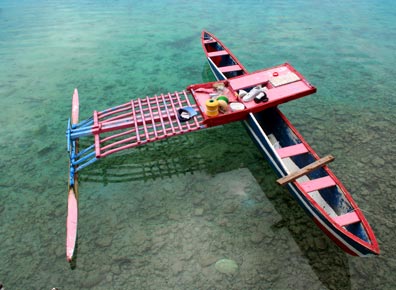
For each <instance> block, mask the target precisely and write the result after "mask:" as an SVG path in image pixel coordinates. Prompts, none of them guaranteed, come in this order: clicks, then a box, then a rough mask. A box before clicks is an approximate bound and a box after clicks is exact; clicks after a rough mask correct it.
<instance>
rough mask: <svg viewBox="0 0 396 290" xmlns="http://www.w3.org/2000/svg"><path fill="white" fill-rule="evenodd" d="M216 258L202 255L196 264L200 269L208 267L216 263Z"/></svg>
mask: <svg viewBox="0 0 396 290" xmlns="http://www.w3.org/2000/svg"><path fill="white" fill-rule="evenodd" d="M217 259H218V258H217V257H215V256H211V255H203V256H201V257H200V258H199V260H198V263H199V265H201V267H208V266H210V265H212V264H213V263H215V262H216V261H217Z"/></svg>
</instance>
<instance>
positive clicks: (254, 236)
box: [250, 232, 264, 244]
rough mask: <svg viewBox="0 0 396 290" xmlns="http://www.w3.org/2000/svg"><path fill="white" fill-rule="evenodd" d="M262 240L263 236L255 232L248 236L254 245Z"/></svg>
mask: <svg viewBox="0 0 396 290" xmlns="http://www.w3.org/2000/svg"><path fill="white" fill-rule="evenodd" d="M263 238H264V234H263V233H260V232H255V233H253V234H252V235H251V236H250V240H251V241H252V243H254V244H258V243H260V242H261V241H262V240H263Z"/></svg>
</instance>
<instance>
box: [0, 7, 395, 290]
mask: <svg viewBox="0 0 396 290" xmlns="http://www.w3.org/2000/svg"><path fill="white" fill-rule="evenodd" d="M142 2H143V1H126V0H119V1H58V0H53V1H42V0H38V1H33V0H25V1H10V0H3V1H1V2H0V28H1V29H0V64H1V69H0V106H1V107H2V108H3V110H2V114H1V126H0V138H1V139H0V140H1V142H0V168H1V173H2V174H1V177H0V201H1V202H0V223H1V224H0V225H1V227H0V260H1V262H0V281H1V282H2V283H3V284H4V285H5V288H6V289H7V290H10V289H51V288H52V287H58V288H59V289H61V290H63V289H394V288H395V285H396V276H395V275H394V272H395V270H396V254H395V251H394V248H395V247H396V242H395V231H396V214H395V209H396V196H395V194H394V191H395V188H396V181H395V180H396V176H395V169H394V164H395V162H396V157H395V156H396V152H395V145H394V144H395V141H396V140H395V136H396V129H395V128H396V122H395V117H396V114H395V109H396V106H395V97H396V96H395V92H394V91H395V88H396V80H395V75H396V69H395V67H396V54H395V51H396V13H395V11H396V2H394V1H390V0H388V1H367V0H364V1H312V0H311V1H309V0H298V1H282V2H280V3H279V2H275V1H250V0H248V1H223V2H222V1H218V2H217V3H216V6H214V5H213V1H194V2H192V1H175V0H173V1H172V0H162V1H145V3H142ZM202 29H207V30H209V31H211V32H213V33H214V34H215V35H216V36H218V37H219V38H220V39H221V40H222V41H223V42H224V43H225V44H226V45H227V46H228V47H229V48H230V49H231V50H232V51H233V52H234V54H235V55H236V56H237V57H238V58H239V59H240V60H241V61H242V63H243V64H244V65H245V66H246V68H247V69H249V70H251V71H254V70H257V69H262V68H265V67H269V66H273V65H278V64H281V63H283V62H285V61H288V62H290V63H291V64H292V65H293V66H295V67H296V68H297V69H298V70H299V71H300V72H301V73H302V74H303V75H304V76H305V77H306V78H307V79H308V80H309V81H310V82H311V83H313V84H314V85H315V86H316V87H317V88H318V92H317V93H316V94H314V95H311V96H308V97H305V98H303V99H299V100H296V101H293V102H290V103H287V104H284V105H281V106H280V108H281V110H282V111H283V112H284V113H285V114H286V116H287V117H288V118H289V119H290V120H291V121H292V123H293V124H294V125H295V126H296V127H297V128H298V130H299V131H300V133H302V135H303V136H304V137H305V138H306V140H307V141H308V142H309V143H310V144H311V145H312V146H313V148H314V149H315V150H316V151H317V152H318V154H319V155H321V156H323V155H325V154H329V153H331V154H333V155H334V156H335V157H336V160H335V161H334V162H333V163H332V164H331V165H330V167H331V168H332V169H333V171H334V172H335V173H336V175H337V176H338V177H339V179H340V180H341V181H342V182H343V183H344V185H345V186H346V187H347V188H348V189H349V190H350V192H351V193H352V195H353V197H354V198H355V200H356V202H357V203H358V205H359V206H360V208H361V209H362V210H363V211H364V212H365V213H366V217H367V219H368V220H369V222H370V224H371V226H372V227H373V230H374V232H375V233H376V235H377V238H378V241H379V245H380V249H381V255H380V256H378V257H372V258H365V259H362V258H356V257H351V256H348V255H346V254H344V253H343V252H342V251H341V250H340V249H339V248H338V247H336V246H335V245H333V243H332V242H331V241H330V240H329V239H328V238H327V237H326V236H325V235H324V234H323V233H322V232H321V231H320V230H319V229H318V228H317V227H316V226H315V224H314V223H313V222H312V221H311V220H310V219H309V218H308V217H307V216H306V215H305V213H304V212H303V210H302V209H301V208H300V207H299V206H298V205H297V203H296V202H295V201H294V200H293V199H292V198H291V197H290V195H289V193H288V192H287V191H286V190H284V189H283V188H280V187H278V186H277V185H276V183H275V180H276V176H275V174H274V173H273V172H272V170H271V169H270V167H269V165H268V164H267V163H266V161H265V160H264V159H263V158H262V157H261V156H260V154H259V152H258V150H257V149H256V148H255V146H254V145H253V143H252V142H251V140H250V138H249V137H248V135H247V134H246V132H245V131H244V129H243V127H242V125H241V124H239V123H235V124H229V125H225V126H222V127H219V128H216V129H213V130H207V131H202V132H197V133H194V134H191V135H185V136H180V137H175V138H172V139H168V140H166V141H164V142H158V143H155V144H152V145H148V146H145V147H141V148H137V149H135V150H131V151H128V152H124V153H123V154H119V155H115V156H111V157H109V158H107V159H104V160H102V161H101V162H99V163H97V164H95V165H93V166H92V167H91V168H87V169H86V170H85V171H83V172H82V173H81V174H80V198H79V209H80V217H79V233H78V250H77V252H78V254H77V259H76V263H75V264H74V265H73V266H72V267H71V266H70V265H69V264H68V263H67V262H66V259H65V249H64V245H65V219H66V207H67V162H68V157H67V153H66V140H65V134H64V132H65V129H66V125H67V120H68V118H69V114H70V106H71V96H72V93H73V89H74V88H75V87H77V88H78V89H79V93H80V117H81V118H84V117H89V116H90V115H91V114H92V111H93V110H102V109H105V108H107V107H110V106H114V105H118V104H121V103H124V102H126V101H127V100H129V99H135V98H138V97H145V96H146V95H154V94H158V93H167V92H173V91H175V90H181V89H184V88H185V87H186V86H187V85H189V84H192V83H200V82H206V81H210V80H213V76H212V75H211V73H210V70H209V68H208V66H207V65H206V61H205V58H204V55H203V52H202V48H201V45H200V39H199V38H200V32H201V30H202ZM224 258H225V259H232V260H234V261H235V262H236V263H237V265H238V270H237V272H236V273H235V274H233V275H226V274H222V273H220V272H219V271H218V270H216V268H215V263H216V261H218V260H220V259H224Z"/></svg>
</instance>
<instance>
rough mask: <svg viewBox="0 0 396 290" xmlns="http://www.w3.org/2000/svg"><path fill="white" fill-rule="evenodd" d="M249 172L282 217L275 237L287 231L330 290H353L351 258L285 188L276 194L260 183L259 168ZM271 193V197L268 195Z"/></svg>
mask: <svg viewBox="0 0 396 290" xmlns="http://www.w3.org/2000/svg"><path fill="white" fill-rule="evenodd" d="M268 167H269V165H268ZM249 169H250V171H251V172H252V174H253V176H254V177H255V178H256V180H258V182H259V184H260V187H261V189H262V190H263V192H264V193H265V194H266V196H267V198H268V200H269V201H270V202H271V204H272V205H273V207H274V208H275V210H276V211H277V213H278V214H279V215H280V216H281V217H282V219H281V220H280V221H279V222H278V223H276V224H274V225H273V226H271V228H272V229H273V231H274V232H275V233H276V232H277V231H279V230H281V229H284V228H286V229H287V230H288V232H289V233H290V235H291V236H292V237H293V239H294V241H295V242H296V244H297V245H298V247H299V249H300V250H301V253H302V254H303V255H304V257H305V258H307V259H308V262H309V265H310V266H311V268H312V270H313V271H314V272H315V274H316V276H317V277H318V279H319V280H320V281H321V282H322V283H323V285H324V286H325V287H326V288H327V289H346V290H347V289H351V281H350V272H349V264H348V255H347V254H346V253H345V252H343V251H342V250H341V249H340V248H339V247H338V246H337V245H336V244H335V243H333V242H332V241H331V240H330V238H328V237H327V236H326V235H325V234H324V233H323V232H322V231H321V230H320V229H319V228H318V227H317V226H316V225H315V223H314V222H313V220H311V219H310V218H309V217H308V216H307V215H306V214H305V212H304V210H303V209H302V208H301V207H300V206H299V205H298V203H297V202H296V200H294V199H293V197H292V196H290V194H289V192H288V191H287V189H286V188H282V187H278V188H277V189H276V190H275V191H274V187H273V186H272V185H270V184H268V179H266V182H265V181H260V179H262V176H257V175H256V176H255V174H254V172H257V168H249ZM268 171H271V169H268ZM272 175H273V179H274V182H275V180H276V178H277V177H276V175H275V173H273V174H272ZM269 192H270V193H271V194H268V193H269Z"/></svg>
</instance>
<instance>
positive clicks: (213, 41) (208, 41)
mask: <svg viewBox="0 0 396 290" xmlns="http://www.w3.org/2000/svg"><path fill="white" fill-rule="evenodd" d="M215 42H217V41H216V40H214V39H213V38H211V39H205V40H204V43H205V44H207V43H215Z"/></svg>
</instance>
